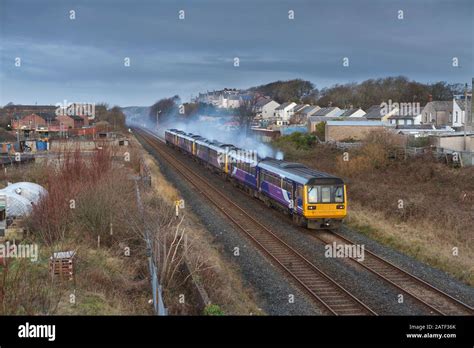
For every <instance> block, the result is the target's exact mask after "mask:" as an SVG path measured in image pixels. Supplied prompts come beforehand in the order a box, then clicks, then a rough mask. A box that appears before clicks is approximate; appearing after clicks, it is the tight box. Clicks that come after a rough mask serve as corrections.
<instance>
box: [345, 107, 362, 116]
mask: <svg viewBox="0 0 474 348" xmlns="http://www.w3.org/2000/svg"><path fill="white" fill-rule="evenodd" d="M364 115H365V111H364V110H362V109H361V108H351V109H345V110H343V112H342V114H340V115H339V117H363V116H364Z"/></svg>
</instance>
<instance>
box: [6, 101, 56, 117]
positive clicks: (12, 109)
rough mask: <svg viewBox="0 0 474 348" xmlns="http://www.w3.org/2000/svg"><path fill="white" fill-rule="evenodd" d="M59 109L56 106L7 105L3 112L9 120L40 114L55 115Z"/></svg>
mask: <svg viewBox="0 0 474 348" xmlns="http://www.w3.org/2000/svg"><path fill="white" fill-rule="evenodd" d="M56 109H57V107H56V106H55V105H15V104H12V105H6V106H4V107H3V108H2V110H1V112H2V114H3V115H4V116H6V117H8V118H12V119H13V118H14V116H16V117H19V118H21V117H23V116H26V115H31V114H36V115H38V114H39V113H43V112H44V113H54V112H55V111H56Z"/></svg>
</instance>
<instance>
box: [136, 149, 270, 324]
mask: <svg viewBox="0 0 474 348" xmlns="http://www.w3.org/2000/svg"><path fill="white" fill-rule="evenodd" d="M143 156H144V158H145V162H146V163H147V165H148V167H149V168H150V171H151V174H152V192H150V193H149V195H148V199H151V200H152V201H154V203H153V202H148V205H150V206H151V207H153V206H154V205H158V206H161V207H162V208H161V209H159V210H161V211H166V210H168V213H169V214H171V217H172V219H173V220H176V219H174V205H173V202H174V201H175V200H176V199H178V198H180V196H179V193H178V191H177V190H176V188H174V187H173V185H172V184H170V183H169V182H168V181H167V180H166V178H165V177H164V176H163V174H162V173H161V172H160V169H159V166H158V164H157V162H156V161H155V160H154V159H153V158H152V157H151V156H150V155H148V154H144V155H143ZM166 207H167V208H166ZM157 210H158V209H157ZM181 214H183V216H184V219H183V221H182V223H181V225H180V227H181V228H182V229H184V230H185V232H186V244H187V248H188V250H187V252H186V262H187V263H188V265H189V268H190V269H191V271H192V272H194V276H195V278H196V279H198V280H199V281H200V283H201V285H202V286H203V287H204V288H205V290H206V292H207V293H208V295H209V297H210V300H211V302H212V303H215V304H218V305H219V307H220V308H221V309H222V310H223V311H224V313H225V314H234V315H249V314H261V313H262V311H261V309H259V308H258V307H257V306H256V304H255V300H254V298H253V294H252V293H251V292H250V290H249V289H247V288H245V287H244V286H243V284H242V281H241V276H240V274H239V270H238V269H237V266H236V265H234V264H232V263H229V262H228V261H227V260H225V259H224V258H223V257H222V256H221V254H220V253H219V250H218V249H217V248H216V245H215V244H214V242H213V240H212V237H211V236H210V234H209V232H208V231H207V230H206V229H205V228H204V227H203V226H202V224H201V223H200V221H199V219H198V218H197V217H195V216H194V215H193V214H192V213H191V212H190V211H189V210H188V209H185V210H184V212H183V211H182V212H181ZM166 223H169V221H165V224H166ZM174 231H175V230H173V229H171V230H170V231H169V232H174ZM173 235H174V233H170V237H168V238H173ZM168 242H169V240H168ZM178 279H179V278H178ZM181 280H182V279H181ZM176 285H180V284H179V283H178V284H174V288H173V286H172V287H170V288H169V289H168V292H167V304H168V305H169V306H170V308H171V310H173V311H175V312H176V313H180V314H183V312H182V311H180V308H179V307H180V306H181V304H179V303H178V295H179V293H180V292H182V290H181V289H179V286H178V287H177V286H176Z"/></svg>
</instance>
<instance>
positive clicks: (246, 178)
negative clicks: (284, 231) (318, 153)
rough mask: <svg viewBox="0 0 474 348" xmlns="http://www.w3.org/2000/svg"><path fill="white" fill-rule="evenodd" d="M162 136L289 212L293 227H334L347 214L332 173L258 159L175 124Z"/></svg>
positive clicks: (342, 186)
mask: <svg viewBox="0 0 474 348" xmlns="http://www.w3.org/2000/svg"><path fill="white" fill-rule="evenodd" d="M165 140H166V144H167V145H169V146H172V147H174V148H177V149H179V150H180V151H182V152H184V153H186V154H188V155H190V156H192V157H193V158H194V159H195V160H197V161H198V162H200V163H201V164H203V165H205V166H206V167H208V168H209V169H211V170H213V171H215V172H217V173H219V174H222V175H224V176H225V177H226V178H228V179H229V180H231V181H232V183H233V184H234V185H235V186H238V187H240V188H241V189H243V190H245V191H247V192H248V193H249V194H251V195H252V196H253V197H256V198H258V199H260V200H262V201H263V202H265V204H267V205H268V206H270V207H274V208H277V209H279V210H281V211H282V212H284V213H285V214H287V215H291V216H292V219H293V221H294V223H295V224H297V225H298V226H304V227H307V228H309V229H334V230H337V229H339V228H340V226H341V223H342V220H343V219H344V218H345V216H346V212H347V196H346V186H345V184H344V182H343V180H342V179H340V178H338V177H336V176H333V175H330V174H327V173H323V172H319V171H316V170H314V169H311V168H308V167H306V166H304V165H302V164H299V163H291V162H286V161H281V160H276V159H273V158H269V157H267V158H260V157H258V156H257V155H253V154H252V153H251V152H248V151H246V150H243V149H240V148H237V147H235V146H234V145H232V144H225V143H221V142H218V141H215V140H209V139H206V138H204V137H201V136H199V135H195V134H191V133H186V132H183V131H181V130H177V129H168V130H166V131H165ZM249 154H250V155H249Z"/></svg>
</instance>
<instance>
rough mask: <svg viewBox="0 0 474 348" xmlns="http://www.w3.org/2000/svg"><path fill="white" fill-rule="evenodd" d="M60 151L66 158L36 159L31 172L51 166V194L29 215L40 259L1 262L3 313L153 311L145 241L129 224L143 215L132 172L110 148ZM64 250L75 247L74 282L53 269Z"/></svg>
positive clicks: (28, 223) (48, 177) (47, 177)
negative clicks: (54, 257)
mask: <svg viewBox="0 0 474 348" xmlns="http://www.w3.org/2000/svg"><path fill="white" fill-rule="evenodd" d="M60 155H61V160H58V161H49V162H47V163H43V164H38V163H37V164H32V165H30V166H29V167H28V168H29V169H30V173H28V174H25V177H34V175H33V174H35V173H36V171H38V172H45V176H44V177H43V178H42V180H41V181H40V180H38V181H37V182H38V183H40V184H42V185H44V186H45V187H46V189H47V190H48V195H47V196H46V197H44V198H43V199H42V200H41V201H40V202H39V203H38V204H37V205H36V206H35V207H34V209H33V211H32V214H31V215H30V216H29V217H28V219H27V220H26V226H27V227H28V230H29V237H28V238H29V239H31V240H28V242H36V243H38V245H39V249H40V252H41V258H40V261H39V262H38V263H36V264H34V263H31V262H29V261H25V260H11V261H10V262H9V263H8V268H3V269H2V272H1V274H2V277H3V278H2V280H1V281H0V305H1V310H2V313H3V314H25V313H26V314H151V313H152V311H151V309H152V307H151V306H150V305H149V304H148V300H149V298H150V297H151V293H150V283H149V280H148V277H149V274H148V270H147V263H146V257H145V251H144V243H143V241H142V240H140V239H138V238H137V236H136V235H135V234H134V233H133V230H132V226H130V224H129V221H130V219H131V218H133V217H136V216H137V215H138V212H137V207H136V200H135V191H134V189H135V186H134V182H133V180H131V178H130V176H131V174H132V173H133V172H132V171H131V169H130V168H126V167H125V166H124V163H123V161H118V162H117V161H113V160H112V153H111V152H110V151H109V150H108V149H106V148H104V149H103V150H100V151H97V152H96V153H95V154H93V155H92V156H90V155H89V156H85V157H84V156H83V155H82V154H81V153H80V152H79V151H75V152H73V153H64V154H60ZM24 169H25V168H24ZM45 169H46V170H45ZM9 174H12V175H13V176H8V175H9ZM16 174H17V172H16V171H15V170H12V171H7V176H6V177H5V178H4V180H5V181H14V179H15V178H16V177H15V175H16ZM71 200H74V206H71ZM99 236H100V247H99V245H98V242H97V240H98V237H99ZM126 247H128V248H130V256H127V255H125V248H126ZM65 250H76V251H77V260H76V265H77V267H76V272H75V279H74V281H72V282H58V280H57V279H55V278H53V277H51V276H50V275H49V272H48V259H49V256H50V255H51V254H52V253H53V252H54V251H65ZM72 294H75V296H76V302H75V303H71V302H70V296H71V295H72Z"/></svg>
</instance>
